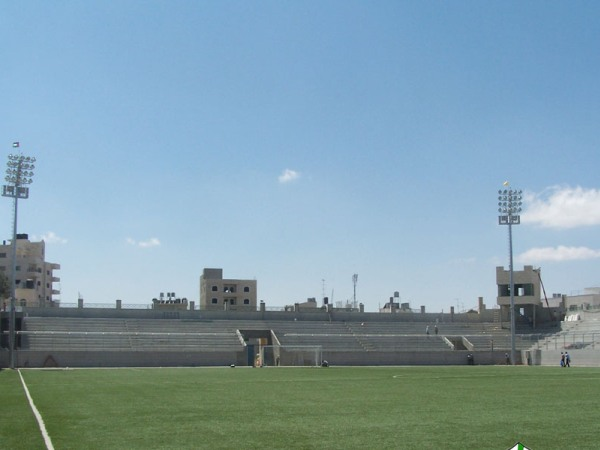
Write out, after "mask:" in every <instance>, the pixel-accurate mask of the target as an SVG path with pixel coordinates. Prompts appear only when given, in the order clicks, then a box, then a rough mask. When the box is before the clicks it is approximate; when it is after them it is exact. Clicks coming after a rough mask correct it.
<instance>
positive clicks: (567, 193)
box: [521, 186, 600, 229]
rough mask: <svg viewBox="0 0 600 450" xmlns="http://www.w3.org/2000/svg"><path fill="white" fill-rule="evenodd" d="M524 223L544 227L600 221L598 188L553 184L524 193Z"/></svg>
mask: <svg viewBox="0 0 600 450" xmlns="http://www.w3.org/2000/svg"><path fill="white" fill-rule="evenodd" d="M524 203H525V204H526V205H527V210H526V211H525V212H524V213H523V214H522V215H521V219H522V222H523V223H531V224H537V225H540V226H542V227H544V228H562V229H566V228H577V227H582V226H591V225H600V190H598V189H584V188H582V187H579V186H577V187H574V188H572V187H569V186H553V187H551V188H549V189H548V190H546V191H545V192H543V193H541V194H530V193H528V194H526V195H525V196H524Z"/></svg>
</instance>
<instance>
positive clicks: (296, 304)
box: [294, 303, 300, 312]
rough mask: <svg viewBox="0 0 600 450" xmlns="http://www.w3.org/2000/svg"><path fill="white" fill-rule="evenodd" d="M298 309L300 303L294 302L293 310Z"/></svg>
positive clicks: (296, 310)
mask: <svg viewBox="0 0 600 450" xmlns="http://www.w3.org/2000/svg"><path fill="white" fill-rule="evenodd" d="M298 311H300V303H294V312H298Z"/></svg>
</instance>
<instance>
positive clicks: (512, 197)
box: [498, 181, 523, 366]
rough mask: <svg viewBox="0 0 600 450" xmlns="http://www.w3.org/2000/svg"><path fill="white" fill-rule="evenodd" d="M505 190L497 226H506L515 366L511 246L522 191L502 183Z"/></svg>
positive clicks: (501, 195)
mask: <svg viewBox="0 0 600 450" xmlns="http://www.w3.org/2000/svg"><path fill="white" fill-rule="evenodd" d="M504 187H505V189H500V190H499V191H498V212H499V213H500V215H499V216H498V224H500V225H508V249H509V250H508V252H509V261H510V262H509V267H508V269H509V283H510V362H511V364H512V365H513V366H514V365H515V356H516V348H515V282H514V279H513V245H512V226H513V225H519V224H520V223H521V216H520V215H519V213H520V212H521V205H522V204H523V202H522V200H523V191H521V190H516V189H511V188H508V189H506V188H507V187H509V183H508V181H505V182H504Z"/></svg>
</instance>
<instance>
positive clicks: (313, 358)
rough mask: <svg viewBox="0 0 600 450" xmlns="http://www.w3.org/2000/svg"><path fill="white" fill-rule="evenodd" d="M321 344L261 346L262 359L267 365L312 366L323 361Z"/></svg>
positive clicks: (316, 365)
mask: <svg viewBox="0 0 600 450" xmlns="http://www.w3.org/2000/svg"><path fill="white" fill-rule="evenodd" d="M322 354H323V351H322V348H321V346H320V345H265V346H263V347H262V348H261V361H262V362H263V364H265V365H267V366H311V367H319V366H321V363H322Z"/></svg>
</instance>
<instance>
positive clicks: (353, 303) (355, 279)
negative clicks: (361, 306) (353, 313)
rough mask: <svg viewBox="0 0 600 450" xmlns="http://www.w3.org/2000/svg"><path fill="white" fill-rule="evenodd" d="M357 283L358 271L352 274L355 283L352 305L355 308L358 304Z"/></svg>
mask: <svg viewBox="0 0 600 450" xmlns="http://www.w3.org/2000/svg"><path fill="white" fill-rule="evenodd" d="M356 283H358V274H357V273H355V274H354V275H352V284H353V285H354V297H353V302H352V307H353V308H354V309H356V308H357V305H356Z"/></svg>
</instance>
